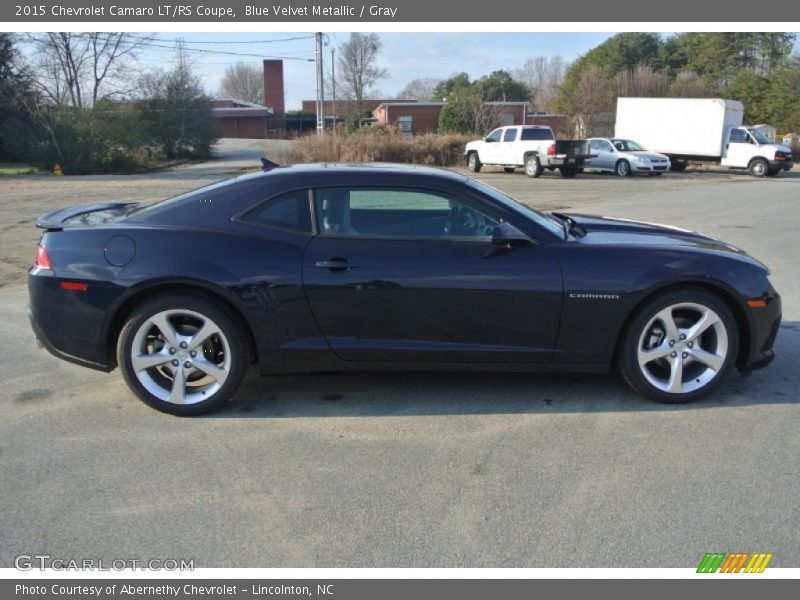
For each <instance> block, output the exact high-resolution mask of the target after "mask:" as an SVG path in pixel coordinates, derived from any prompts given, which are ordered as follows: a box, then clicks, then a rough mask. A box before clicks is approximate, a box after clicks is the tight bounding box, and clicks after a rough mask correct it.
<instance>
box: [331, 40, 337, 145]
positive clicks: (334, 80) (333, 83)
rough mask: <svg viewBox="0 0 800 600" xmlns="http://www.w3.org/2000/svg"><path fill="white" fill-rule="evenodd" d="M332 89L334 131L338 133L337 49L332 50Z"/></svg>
mask: <svg viewBox="0 0 800 600" xmlns="http://www.w3.org/2000/svg"><path fill="white" fill-rule="evenodd" d="M331 88H332V91H333V130H334V131H336V48H331Z"/></svg>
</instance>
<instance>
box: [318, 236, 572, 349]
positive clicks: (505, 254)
mask: <svg viewBox="0 0 800 600" xmlns="http://www.w3.org/2000/svg"><path fill="white" fill-rule="evenodd" d="M318 265H319V266H318ZM303 283H304V287H305V291H306V295H307V297H308V300H309V303H310V305H311V308H312V311H313V313H314V316H315V318H316V320H317V322H318V323H319V325H320V327H321V329H322V331H323V333H324V334H325V336H326V338H327V340H328V343H329V344H330V345H331V347H332V348H333V350H334V351H335V352H336V354H337V355H339V356H340V357H341V358H343V359H345V360H359V361H403V362H414V361H445V362H513V361H526V362H546V361H549V360H550V359H551V357H552V352H553V347H554V345H555V340H556V334H557V330H558V323H559V319H560V312H561V296H562V281H561V271H560V268H559V266H558V263H557V261H556V259H555V256H554V253H553V252H552V250H550V249H549V248H547V247H546V246H541V247H533V246H531V247H526V248H519V249H515V250H502V251H497V250H493V248H492V245H491V242H489V241H488V240H482V241H479V240H457V239H415V240H412V239H392V238H386V239H380V238H357V237H355V238H344V237H333V236H332V237H326V236H319V237H316V238H314V239H313V240H312V241H311V243H310V244H309V245H308V247H307V249H306V253H305V257H304V261H303Z"/></svg>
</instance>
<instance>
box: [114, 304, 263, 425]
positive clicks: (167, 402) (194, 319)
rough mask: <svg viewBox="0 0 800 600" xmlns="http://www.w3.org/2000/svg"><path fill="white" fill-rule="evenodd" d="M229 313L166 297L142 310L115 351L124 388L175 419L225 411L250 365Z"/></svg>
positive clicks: (242, 336)
mask: <svg viewBox="0 0 800 600" xmlns="http://www.w3.org/2000/svg"><path fill="white" fill-rule="evenodd" d="M229 312H230V311H229V310H227V309H226V307H225V306H223V305H221V304H220V303H218V302H216V301H214V300H212V299H211V298H207V297H206V296H203V295H201V294H192V293H175V294H164V295H160V296H156V297H154V298H153V299H151V300H149V301H147V302H145V303H143V304H142V305H140V306H139V307H138V308H137V309H136V310H134V312H133V314H131V316H130V318H129V319H128V321H127V322H126V323H125V326H124V327H123V328H122V332H121V333H120V337H119V342H118V345H117V357H118V362H119V365H120V367H121V370H122V375H123V377H124V378H125V382H126V383H127V384H128V386H129V387H130V388H131V390H132V391H133V392H134V393H136V395H137V396H139V398H140V399H141V400H143V401H144V402H145V403H147V404H149V405H150V406H152V407H153V408H156V409H158V410H161V411H164V412H168V413H171V414H174V415H184V416H188V415H197V414H201V413H206V412H210V411H213V410H217V409H219V408H221V407H222V406H224V405H225V404H226V403H227V402H228V400H229V399H230V398H231V396H233V394H234V393H235V392H236V390H237V389H238V388H239V385H240V384H241V382H242V379H243V378H244V375H245V372H246V371H247V366H248V364H249V350H248V345H247V341H246V339H247V338H246V334H245V332H244V330H243V327H242V325H241V324H240V323H239V321H238V320H236V319H234V318H232V317H231V316H230V315H229Z"/></svg>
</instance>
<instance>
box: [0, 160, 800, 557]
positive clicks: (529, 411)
mask: <svg viewBox="0 0 800 600" xmlns="http://www.w3.org/2000/svg"><path fill="white" fill-rule="evenodd" d="M248 156H249V155H248ZM248 156H245V157H240V158H241V160H242V161H244V162H245V163H246V161H247V160H248ZM237 165H238V163H236V162H235V161H234V160H233V157H231V161H229V162H227V163H226V162H224V161H223V162H221V163H212V164H210V165H195V166H192V167H185V168H182V169H178V170H175V171H170V172H165V173H159V174H156V175H145V176H136V177H125V178H118V177H82V178H66V177H65V178H50V177H44V178H42V177H38V178H37V177H19V178H13V179H9V180H3V181H2V182H0V218H2V221H0V227H2V229H0V231H2V235H0V259H1V260H0V263H2V265H3V266H2V268H1V269H0V286H2V289H0V306H2V307H3V308H2V309H0V323H2V331H3V333H4V342H5V343H4V344H2V345H0V381H2V388H1V389H0V402H2V405H3V409H4V418H3V419H2V421H0V498H1V499H2V500H0V539H2V541H3V543H2V544H1V545H0V567H10V566H13V562H14V557H15V556H16V555H19V554H36V553H39V554H41V553H44V554H50V555H51V556H53V557H59V558H66V559H69V558H76V559H78V558H102V559H104V560H108V561H110V560H112V559H120V558H121V559H131V558H138V559H151V558H154V559H167V558H184V559H193V560H194V562H195V566H204V567H206V566H207V567H232V566H246V567H311V566H313V567H614V566H632V567H647V566H651V567H654V566H667V567H691V566H696V565H697V564H698V563H699V561H700V559H701V558H702V557H703V554H704V553H705V552H709V551H722V552H732V551H744V552H754V551H759V552H772V553H774V555H775V557H774V559H773V561H772V563H771V566H783V567H800V504H799V503H798V501H797V499H798V497H800V467H799V465H800V435H798V431H800V396H799V395H798V389H800V370H798V368H797V365H798V362H800V301H799V300H798V299H800V265H798V262H797V257H798V256H800V240H798V223H800V219H799V217H800V208H798V202H800V172H797V171H795V172H792V173H789V174H786V175H784V176H782V177H779V178H776V179H770V180H755V179H752V178H750V177H747V176H740V175H732V174H729V173H724V172H707V173H695V172H687V173H685V174H667V175H665V176H663V177H660V178H646V177H637V178H633V179H625V180H623V179H619V178H617V177H612V176H600V175H587V176H585V177H581V176H579V177H577V178H575V179H569V180H566V179H562V178H560V177H559V176H557V175H551V174H547V175H545V176H543V177H542V178H540V179H538V180H531V179H529V178H527V177H525V176H524V175H523V174H522V173H517V174H514V175H506V174H504V173H502V172H486V173H482V174H481V178H482V179H484V180H486V181H487V182H489V183H490V184H492V185H495V186H496V187H499V188H501V189H503V190H505V191H507V192H509V193H511V194H513V195H517V197H519V198H521V199H523V200H525V201H527V202H529V203H531V204H532V205H534V206H538V207H541V208H545V209H550V208H560V209H571V210H574V211H576V212H590V213H602V214H607V215H612V216H621V217H628V218H634V219H645V220H651V221H658V222H666V223H670V224H673V225H678V226H682V227H687V228H691V229H697V230H700V231H702V232H704V233H708V234H711V235H715V236H719V237H722V238H724V239H725V240H727V241H730V242H732V243H734V244H736V245H739V246H741V247H743V248H745V249H746V250H748V251H749V252H750V253H751V254H753V255H754V256H756V257H757V258H759V259H761V260H762V261H764V262H765V263H766V264H768V265H769V266H770V267H771V268H772V271H773V276H772V280H773V283H774V284H775V286H776V288H777V289H778V290H779V291H780V292H781V293H782V295H783V301H784V324H783V326H782V328H781V332H780V335H779V337H778V341H777V348H778V357H777V359H776V360H775V361H774V363H773V364H772V365H771V366H770V367H769V368H767V369H765V370H762V371H758V372H756V373H754V374H753V375H752V376H750V377H748V378H743V377H739V376H738V375H736V376H734V377H733V378H731V379H730V381H729V382H727V383H726V384H725V385H724V386H723V387H722V389H721V390H720V391H719V393H717V394H716V395H714V396H713V397H711V398H709V399H707V400H704V401H701V402H699V403H696V404H691V405H687V406H663V405H658V404H654V403H651V402H649V401H647V400H645V399H642V398H639V397H637V396H635V395H633V394H632V393H631V392H629V391H628V390H627V388H625V387H623V385H622V384H621V383H619V382H618V381H617V380H616V379H615V378H614V377H610V376H609V377H606V376H534V375H520V374H514V375H503V374H481V373H470V374H457V375H448V374H445V375H442V374H382V373H373V374H344V375H308V376H292V377H275V378H271V379H258V378H257V377H255V376H254V375H253V376H251V377H249V378H248V380H247V382H246V384H245V386H244V388H243V389H242V391H241V392H240V394H239V395H238V396H237V398H236V400H235V402H233V403H232V404H231V405H230V406H229V407H228V408H227V409H226V410H224V411H223V412H222V413H220V414H216V415H213V416H208V417H201V418H193V419H180V418H175V417H170V416H168V415H165V414H161V413H158V412H156V411H154V410H152V409H150V408H148V407H146V406H145V405H144V404H142V403H141V402H139V401H138V400H136V399H135V398H134V397H133V395H132V394H131V393H129V392H128V391H127V388H126V387H125V386H124V384H123V383H122V381H121V377H120V376H119V374H118V373H112V374H102V373H97V372H93V371H90V370H86V369H83V368H80V367H77V366H73V365H69V364H67V363H64V362H62V361H59V360H57V359H55V358H52V357H50V356H49V355H47V354H46V353H45V352H44V351H42V350H39V349H37V347H36V344H35V342H34V338H33V335H32V333H31V331H30V328H29V326H28V324H27V317H26V315H25V304H26V302H27V298H26V291H25V287H24V268H25V267H26V266H27V264H28V263H29V262H30V259H31V258H32V254H33V245H34V244H35V241H36V237H37V234H36V232H35V230H33V228H32V226H31V221H32V219H33V218H34V217H35V216H36V215H37V214H39V213H41V212H43V211H45V210H48V209H55V208H58V207H60V206H63V205H69V204H73V203H78V202H91V201H100V200H106V199H113V200H117V199H124V198H131V199H138V200H143V201H147V200H154V199H156V198H158V197H163V196H165V195H169V194H171V193H177V192H180V191H183V190H185V189H189V188H192V187H197V186H198V185H201V184H203V183H206V182H208V181H212V180H214V179H219V178H220V177H223V176H226V175H229V174H232V173H234V172H236V171H237V169H240V168H242V167H241V165H238V166H237Z"/></svg>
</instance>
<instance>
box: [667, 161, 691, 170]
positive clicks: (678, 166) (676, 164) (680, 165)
mask: <svg viewBox="0 0 800 600" xmlns="http://www.w3.org/2000/svg"><path fill="white" fill-rule="evenodd" d="M688 166H689V163H687V162H686V161H683V160H673V161H672V162H670V165H669V170H670V171H674V172H675V173H682V172H683V171H685V170H686V167H688Z"/></svg>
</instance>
